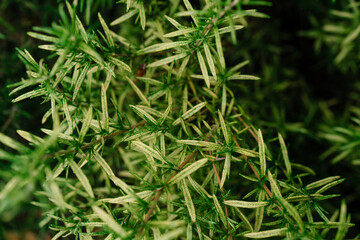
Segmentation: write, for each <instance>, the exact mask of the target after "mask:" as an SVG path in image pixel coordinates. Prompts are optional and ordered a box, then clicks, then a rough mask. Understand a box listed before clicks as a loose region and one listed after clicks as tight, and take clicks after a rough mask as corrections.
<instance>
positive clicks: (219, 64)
mask: <svg viewBox="0 0 360 240" xmlns="http://www.w3.org/2000/svg"><path fill="white" fill-rule="evenodd" d="M89 2H90V3H91V2H92V1H88V3H89ZM96 2H97V1H95V2H94V3H93V4H94V9H97V7H98V6H96ZM98 2H101V1H98ZM111 2H112V1H109V4H111ZM84 3H85V1H80V2H78V1H73V2H72V3H69V2H65V3H64V4H63V5H60V8H59V16H60V18H61V20H60V21H59V22H58V23H53V24H52V25H51V27H34V31H31V32H29V33H28V34H29V35H30V36H31V37H33V38H36V39H38V40H40V41H43V42H44V43H41V44H40V45H39V48H40V49H43V50H45V51H48V56H49V58H47V59H41V60H39V61H37V60H35V58H34V57H33V56H32V55H31V54H30V52H29V51H27V50H18V52H19V55H20V58H21V60H22V61H23V62H24V64H25V65H26V67H27V77H26V78H25V79H22V81H20V82H18V83H15V84H12V85H11V86H10V87H11V88H12V91H11V95H12V96H14V100H13V102H19V101H23V100H26V101H29V99H31V100H30V101H33V100H32V98H36V97H41V99H42V101H43V104H44V105H46V106H48V107H49V108H48V110H47V111H46V113H45V114H44V116H43V117H42V123H44V124H47V125H46V126H47V127H46V128H42V129H41V131H42V134H40V133H39V134H34V133H31V132H29V131H23V130H18V131H17V133H18V134H19V135H20V136H21V137H22V138H23V139H25V140H26V141H27V142H28V143H27V144H22V143H21V142H19V141H17V140H15V139H13V138H10V137H8V136H6V135H5V134H0V142H1V143H2V145H3V146H4V147H3V149H2V150H0V158H1V159H2V161H3V162H4V166H6V168H4V170H3V171H2V172H1V178H2V180H3V183H1V184H2V185H1V186H0V189H2V190H1V191H0V216H1V217H2V220H3V221H4V220H11V219H12V218H13V217H14V214H16V212H14V211H10V209H14V208H16V207H17V206H19V204H20V203H21V202H23V201H25V200H26V199H27V198H29V197H30V196H32V197H34V201H33V202H32V204H33V205H35V206H37V207H40V208H41V209H42V215H43V218H42V220H41V222H40V226H41V227H49V228H50V229H51V230H53V232H54V238H53V239H57V238H60V237H67V238H70V237H71V238H76V239H78V238H80V239H144V238H145V239H152V238H153V239H177V238H187V239H247V238H260V239H265V238H269V237H286V238H287V239H304V238H306V239H344V238H345V237H346V233H347V231H348V228H349V227H351V226H353V224H352V223H351V220H350V215H349V214H348V213H347V209H346V204H345V201H342V204H341V207H340V209H339V210H336V211H333V212H332V213H328V212H327V209H325V208H324V207H323V202H324V201H325V202H326V201H328V199H332V198H334V197H338V196H339V195H338V194H333V193H332V192H331V191H330V190H329V189H331V188H333V187H335V186H337V185H338V184H340V183H341V182H343V180H344V179H343V178H341V177H340V176H328V177H326V178H324V179H320V180H318V179H316V178H315V177H313V175H315V172H314V170H313V169H311V168H309V167H307V166H306V165H302V164H300V163H295V162H293V161H291V160H290V158H289V155H288V150H287V146H286V144H285V141H284V139H283V137H282V135H281V134H280V133H279V134H277V133H276V135H273V134H271V131H270V133H266V134H264V136H265V137H264V136H263V134H262V130H260V129H258V128H257V127H255V126H254V125H260V126H266V127H267V128H272V129H273V130H272V131H274V130H275V131H276V130H277V129H281V130H282V131H283V132H287V131H293V132H294V133H295V134H297V135H299V136H300V135H301V134H307V133H308V130H306V129H305V128H303V127H299V125H298V124H288V123H285V122H283V125H282V124H279V123H281V121H279V120H281V119H280V118H281V117H282V116H283V113H281V111H282V109H283V108H279V109H280V112H276V111H277V110H276V108H273V109H272V110H273V111H274V112H275V113H276V114H275V115H274V116H275V119H276V117H277V116H278V118H277V119H276V120H275V124H273V123H271V121H268V119H266V118H263V119H262V117H261V116H259V115H257V116H256V115H255V116H254V117H255V118H252V116H253V115H252V114H247V112H248V111H250V112H251V113H252V112H255V111H257V110H256V109H258V108H259V106H255V105H254V103H256V102H257V101H253V102H254V103H252V102H251V99H252V98H250V96H251V94H252V92H251V91H249V89H254V91H257V92H259V88H257V86H259V84H260V83H258V82H261V81H262V80H260V78H259V77H257V76H253V75H249V74H246V73H247V71H246V70H244V69H246V66H247V65H248V64H249V61H248V60H247V59H246V58H244V57H243V56H244V55H245V56H249V57H248V58H249V59H251V55H252V53H251V52H249V50H251V48H244V50H241V49H240V50H239V51H236V52H235V51H232V49H233V48H235V47H236V46H240V48H241V46H242V44H241V43H239V44H238V45H236V44H237V43H238V41H239V40H238V39H237V31H239V32H241V31H243V32H246V31H247V29H246V28H245V27H247V26H248V25H249V24H250V23H251V21H253V19H252V18H267V17H268V16H267V15H266V14H263V13H261V12H259V11H258V10H257V9H256V8H262V7H264V6H270V3H269V2H267V1H237V0H233V1H208V0H207V1H200V2H197V4H196V5H195V4H193V5H194V6H193V5H192V3H190V1H188V0H183V1H180V0H172V1H171V6H172V7H169V6H168V3H167V2H166V1H159V0H151V1H132V0H128V1H119V4H118V5H116V7H118V8H121V9H122V11H123V14H122V15H121V16H119V17H118V18H115V19H111V20H110V21H107V18H105V17H103V16H102V15H101V11H99V13H96V16H97V19H96V20H95V19H93V18H92V16H91V15H92V14H90V13H89V12H90V10H91V9H92V6H90V5H87V6H90V7H88V8H87V7H85V5H84ZM86 9H89V10H88V11H89V12H87V11H86ZM91 12H93V11H91ZM96 12H97V11H96ZM81 13H84V14H83V16H84V17H81V15H79V14H81ZM91 19H92V20H91ZM91 21H96V22H97V24H90V23H91ZM248 21H249V22H248ZM257 21H259V20H257ZM261 21H265V20H263V19H262V20H261ZM261 21H259V22H261ZM108 22H110V23H108ZM240 34H241V33H240ZM254 39H255V40H258V41H261V33H260V34H259V35H258V36H254ZM254 45H255V48H256V46H257V44H254ZM272 50H273V51H277V50H276V49H275V50H274V49H272ZM232 52H234V55H231V54H232ZM244 52H245V54H244ZM250 64H251V63H250ZM262 67H263V69H264V81H265V82H267V83H268V84H269V85H267V89H266V90H267V91H266V92H261V91H260V93H263V97H262V99H258V101H259V102H265V101H267V98H268V97H269V96H272V95H273V92H272V91H273V89H271V88H272V87H273V86H271V84H274V85H275V86H276V87H277V89H275V91H279V92H283V91H284V89H287V88H288V85H286V83H285V84H284V83H271V81H270V80H271V79H273V77H272V76H273V74H276V72H275V71H274V69H268V68H267V67H266V65H265V64H264V65H262ZM284 72H285V74H288V75H290V76H291V75H292V73H291V71H287V72H286V71H284ZM259 95H261V94H256V96H259ZM244 96H249V99H250V100H245V99H244ZM274 99H275V100H274ZM272 101H273V102H274V104H276V102H278V100H277V99H276V98H273V100H272ZM353 109H354V111H355V113H357V110H356V108H353ZM310 116H311V115H310ZM310 119H311V117H310ZM283 120H284V121H285V119H283ZM261 121H263V122H261ZM254 122H256V124H254ZM354 122H355V123H357V124H358V120H356V119H355V120H354ZM253 124H254V125H253ZM279 126H281V127H279ZM323 129H324V131H323V133H322V134H320V135H321V136H323V137H325V138H328V139H332V140H339V141H338V145H336V146H335V147H334V148H332V149H331V151H330V152H329V153H330V154H332V153H333V152H336V151H337V150H338V149H340V150H342V148H344V147H345V148H346V149H350V151H351V152H356V149H357V148H356V145H354V144H348V145H344V139H345V140H346V137H353V138H357V136H358V135H359V133H358V132H359V131H358V129H357V128H356V126H355V127H354V129H355V130H354V131H352V130H349V129H344V128H336V129H335V130H336V131H338V133H339V134H343V135H345V136H346V137H343V138H339V137H338V138H335V139H334V138H333V137H332V135H331V134H327V133H326V131H327V128H326V126H324V128H323ZM274 137H275V138H274ZM300 137H301V136H300ZM340 140H341V141H340ZM345 157H347V156H344V157H343V158H345ZM338 158H339V157H338ZM339 160H341V159H339ZM34 191H35V194H34V195H33V192H34Z"/></svg>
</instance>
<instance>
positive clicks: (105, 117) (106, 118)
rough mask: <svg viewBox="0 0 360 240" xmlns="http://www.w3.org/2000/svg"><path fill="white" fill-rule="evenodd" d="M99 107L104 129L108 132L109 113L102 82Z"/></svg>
mask: <svg viewBox="0 0 360 240" xmlns="http://www.w3.org/2000/svg"><path fill="white" fill-rule="evenodd" d="M101 109H102V114H103V121H104V129H105V131H107V132H109V113H108V105H107V98H106V89H105V85H104V84H103V83H102V84H101Z"/></svg>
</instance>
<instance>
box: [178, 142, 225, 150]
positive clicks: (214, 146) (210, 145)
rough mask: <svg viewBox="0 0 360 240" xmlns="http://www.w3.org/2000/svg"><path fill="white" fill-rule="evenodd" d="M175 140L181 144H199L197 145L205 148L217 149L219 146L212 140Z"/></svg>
mask: <svg viewBox="0 0 360 240" xmlns="http://www.w3.org/2000/svg"><path fill="white" fill-rule="evenodd" d="M176 142H178V143H181V144H187V145H192V146H199V147H205V148H207V149H213V150H216V149H219V148H221V146H220V145H219V144H217V143H213V142H206V141H198V140H177V141H176Z"/></svg>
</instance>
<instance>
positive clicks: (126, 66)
mask: <svg viewBox="0 0 360 240" xmlns="http://www.w3.org/2000/svg"><path fill="white" fill-rule="evenodd" d="M109 61H110V62H112V63H113V64H115V65H116V66H118V67H119V68H121V69H124V70H125V71H128V72H131V68H130V67H129V65H127V64H126V63H124V62H123V61H120V60H119V59H117V58H114V57H111V56H110V57H109Z"/></svg>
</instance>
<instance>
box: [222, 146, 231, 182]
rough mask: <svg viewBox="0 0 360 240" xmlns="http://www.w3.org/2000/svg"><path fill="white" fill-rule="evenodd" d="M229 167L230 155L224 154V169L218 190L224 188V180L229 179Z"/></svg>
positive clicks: (228, 153)
mask: <svg viewBox="0 0 360 240" xmlns="http://www.w3.org/2000/svg"><path fill="white" fill-rule="evenodd" d="M230 166H231V153H230V152H226V155H225V163H224V169H223V171H222V175H221V180H220V188H222V187H223V186H224V183H225V180H226V178H227V177H229V175H230Z"/></svg>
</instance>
